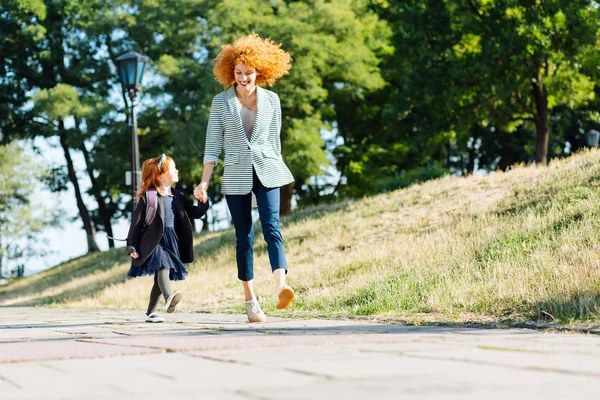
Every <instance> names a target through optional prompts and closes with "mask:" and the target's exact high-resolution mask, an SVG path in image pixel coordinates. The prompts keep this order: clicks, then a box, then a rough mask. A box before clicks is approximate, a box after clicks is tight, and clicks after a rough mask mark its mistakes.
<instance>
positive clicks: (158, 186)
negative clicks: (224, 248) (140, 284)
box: [127, 154, 208, 322]
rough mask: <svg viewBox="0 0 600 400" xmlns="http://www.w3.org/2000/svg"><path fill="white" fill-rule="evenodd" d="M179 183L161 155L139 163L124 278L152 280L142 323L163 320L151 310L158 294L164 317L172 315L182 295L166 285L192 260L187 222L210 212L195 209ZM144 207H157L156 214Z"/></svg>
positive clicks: (170, 161)
mask: <svg viewBox="0 0 600 400" xmlns="http://www.w3.org/2000/svg"><path fill="white" fill-rule="evenodd" d="M178 180H179V171H177V168H175V162H174V161H173V159H172V158H171V157H167V156H165V155H164V154H163V155H161V156H160V157H156V158H150V159H148V160H146V161H144V164H143V165H142V182H141V184H140V190H139V191H138V193H137V195H136V200H137V204H136V206H135V210H134V211H133V217H132V218H131V226H130V228H129V234H128V235H127V252H128V253H129V255H130V256H131V258H132V260H131V268H130V269H129V272H128V273H127V275H128V276H131V277H138V276H144V275H151V276H152V275H153V276H154V286H152V290H151V291H150V302H149V303H148V311H147V312H146V322H164V319H163V318H161V317H159V316H158V315H157V314H156V313H155V312H154V311H155V310H156V307H157V306H158V302H159V300H160V295H161V294H162V296H163V298H164V299H165V302H166V311H167V313H172V312H174V311H175V307H176V306H177V304H178V303H179V302H180V301H181V299H182V297H183V293H181V292H176V293H172V291H171V283H170V281H178V280H183V279H184V278H185V277H186V276H187V270H186V268H185V265H184V264H183V263H190V262H192V261H193V260H194V252H193V248H192V224H191V222H190V218H200V217H202V216H203V215H204V214H205V213H206V210H207V209H208V202H204V203H199V205H198V206H194V205H192V204H191V202H190V201H189V200H188V198H187V197H186V196H185V195H184V194H183V192H181V191H180V190H177V189H173V188H172V186H173V185H174V184H175V183H176V182H177V181H178ZM151 196H154V198H152V197H151ZM148 205H150V206H151V205H154V206H156V207H157V210H152V208H151V207H147V206H148ZM147 212H148V214H149V215H150V214H151V213H153V212H155V213H156V217H155V218H153V219H151V218H146V213H147ZM147 223H148V224H147ZM146 224H147V225H146Z"/></svg>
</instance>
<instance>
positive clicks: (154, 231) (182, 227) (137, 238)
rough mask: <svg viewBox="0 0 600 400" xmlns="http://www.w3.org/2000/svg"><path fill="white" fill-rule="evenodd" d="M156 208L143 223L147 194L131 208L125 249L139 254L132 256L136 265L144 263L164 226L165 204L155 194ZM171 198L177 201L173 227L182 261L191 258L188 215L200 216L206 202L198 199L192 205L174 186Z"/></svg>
mask: <svg viewBox="0 0 600 400" xmlns="http://www.w3.org/2000/svg"><path fill="white" fill-rule="evenodd" d="M157 195H158V196H157V197H158V201H157V203H158V212H157V213H156V216H155V217H154V220H153V221H152V223H151V224H150V225H148V226H146V196H142V197H140V199H139V201H138V203H137V204H136V206H135V210H134V211H133V217H132V218H131V226H130V227H129V233H128V234H127V249H128V250H127V251H128V252H129V253H131V252H132V248H134V249H135V251H137V253H138V254H139V257H138V258H136V259H132V261H131V263H132V265H134V266H136V267H139V266H142V265H143V264H144V262H145V261H146V260H147V259H148V257H149V256H150V255H151V254H152V252H153V251H154V249H155V248H156V246H158V243H160V239H161V238H162V235H163V232H164V229H165V224H164V220H165V206H164V202H163V198H162V196H160V194H158V192H157ZM173 201H174V202H175V204H176V209H177V213H176V215H175V231H176V232H177V237H178V238H179V254H180V256H181V262H183V263H190V262H192V261H194V248H193V237H192V223H191V221H190V218H194V219H195V218H200V217H202V216H203V215H204V214H206V210H208V202H206V203H202V202H199V204H198V205H197V206H194V205H193V204H192V202H191V201H190V200H189V199H188V198H187V197H186V195H185V194H183V192H182V191H181V190H177V189H173Z"/></svg>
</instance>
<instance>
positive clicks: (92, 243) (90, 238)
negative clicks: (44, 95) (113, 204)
mask: <svg viewBox="0 0 600 400" xmlns="http://www.w3.org/2000/svg"><path fill="white" fill-rule="evenodd" d="M59 138H60V145H61V146H62V148H63V151H64V153H65V160H66V161H67V171H68V175H69V180H70V181H71V183H72V184H73V188H74V189H75V199H76V200H77V208H78V209H79V215H80V216H81V221H82V222H83V229H85V233H86V235H87V242H88V252H89V253H93V252H96V251H100V249H99V248H98V244H97V243H96V230H95V229H94V227H93V226H92V222H91V220H90V214H89V213H88V210H87V207H86V206H85V203H84V202H83V197H82V196H81V189H80V188H79V182H78V180H77V175H76V174H75V168H74V167H73V160H72V159H71V154H70V153H69V146H68V144H67V141H66V138H65V126H64V122H62V121H60V122H59Z"/></svg>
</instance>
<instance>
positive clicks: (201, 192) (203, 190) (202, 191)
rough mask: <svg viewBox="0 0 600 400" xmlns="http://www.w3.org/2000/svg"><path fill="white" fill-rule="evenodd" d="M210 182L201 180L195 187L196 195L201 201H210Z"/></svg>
mask: <svg viewBox="0 0 600 400" xmlns="http://www.w3.org/2000/svg"><path fill="white" fill-rule="evenodd" d="M207 190H208V182H200V184H199V185H198V186H196V189H194V197H195V198H197V199H198V200H199V201H201V202H203V203H206V202H207V201H208V193H207Z"/></svg>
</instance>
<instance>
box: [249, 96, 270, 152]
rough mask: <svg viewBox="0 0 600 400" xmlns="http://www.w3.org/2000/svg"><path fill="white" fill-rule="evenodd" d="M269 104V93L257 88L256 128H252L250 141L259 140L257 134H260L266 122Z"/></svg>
mask: <svg viewBox="0 0 600 400" xmlns="http://www.w3.org/2000/svg"><path fill="white" fill-rule="evenodd" d="M268 105H269V102H268V101H267V93H266V92H265V90H264V89H263V88H261V87H260V86H257V87H256V121H255V122H254V128H252V136H251V137H250V141H255V140H256V139H257V138H258V134H257V132H260V129H261V122H262V121H263V120H264V116H265V114H266V113H268V112H269V110H268V109H267V107H268Z"/></svg>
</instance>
